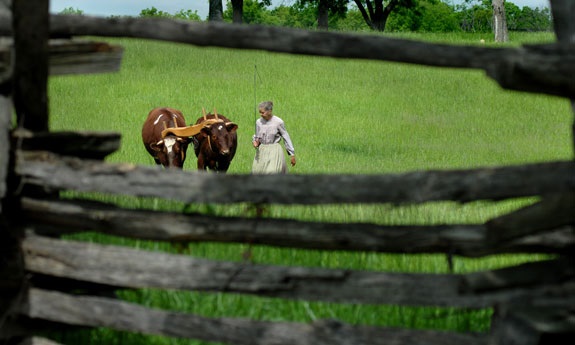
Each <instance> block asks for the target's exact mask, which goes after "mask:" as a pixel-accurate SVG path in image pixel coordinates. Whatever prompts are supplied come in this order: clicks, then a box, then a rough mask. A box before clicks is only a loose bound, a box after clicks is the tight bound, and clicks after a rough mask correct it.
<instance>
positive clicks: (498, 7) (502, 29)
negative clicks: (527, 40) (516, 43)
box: [491, 0, 509, 42]
mask: <svg viewBox="0 0 575 345" xmlns="http://www.w3.org/2000/svg"><path fill="white" fill-rule="evenodd" d="M491 5H492V6H493V32H495V42H507V41H509V34H508V33H507V19H506V18H505V0H492V2H491Z"/></svg>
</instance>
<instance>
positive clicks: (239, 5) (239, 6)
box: [232, 0, 244, 24]
mask: <svg viewBox="0 0 575 345" xmlns="http://www.w3.org/2000/svg"><path fill="white" fill-rule="evenodd" d="M232 10H233V22H234V23H235V24H241V23H243V21H244V0H232Z"/></svg>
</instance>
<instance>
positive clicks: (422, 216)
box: [49, 33, 573, 344]
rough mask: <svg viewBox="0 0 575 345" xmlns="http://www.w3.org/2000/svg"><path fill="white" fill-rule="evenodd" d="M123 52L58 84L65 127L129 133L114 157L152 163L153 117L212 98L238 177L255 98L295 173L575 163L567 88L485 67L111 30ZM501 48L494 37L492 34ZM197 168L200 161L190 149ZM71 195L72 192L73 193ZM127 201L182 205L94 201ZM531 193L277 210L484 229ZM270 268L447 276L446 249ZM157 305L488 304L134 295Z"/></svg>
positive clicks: (209, 310)
mask: <svg viewBox="0 0 575 345" xmlns="http://www.w3.org/2000/svg"><path fill="white" fill-rule="evenodd" d="M397 37H402V38H410V39H418V40H429V41H434V42H447V43H452V44H479V40H480V39H481V38H485V37H481V35H475V34H474V35H463V34H457V35H420V34H409V35H402V36H397ZM106 40H107V41H110V42H114V43H117V44H120V45H122V46H124V47H125V55H124V60H123V65H122V69H121V71H120V72H118V73H114V74H102V75H81V76H58V77H52V78H51V79H50V85H49V92H50V93H49V95H50V111H51V119H50V121H51V122H50V126H51V129H52V130H97V131H117V132H120V133H121V134H122V147H121V149H120V151H118V152H117V153H115V154H113V155H112V156H110V157H109V159H108V161H110V162H130V163H135V164H142V165H152V164H153V161H152V159H151V157H149V156H148V154H147V152H146V151H145V150H144V147H143V145H142V143H141V137H140V131H141V126H142V124H143V121H144V119H145V117H146V115H147V113H148V112H149V111H150V110H151V109H152V108H153V107H157V106H170V107H174V108H179V109H181V110H182V111H183V112H184V115H185V116H186V119H187V122H188V123H193V122H195V120H196V118H198V117H199V116H201V112H202V108H206V110H209V111H211V110H213V109H216V110H217V111H218V112H219V113H222V114H224V115H226V116H228V117H229V118H230V119H232V120H233V121H235V122H236V123H238V125H239V129H238V136H239V147H238V151H237V154H236V157H235V159H234V161H233V162H232V166H231V168H230V170H229V173H230V174H248V173H249V172H250V168H251V163H252V159H253V155H254V151H253V148H252V147H251V143H250V140H251V135H252V134H253V128H254V121H255V119H256V115H255V107H256V104H257V103H258V102H260V101H263V100H273V101H274V103H275V109H274V113H275V114H276V115H278V116H280V117H282V118H283V119H284V120H285V122H286V125H287V129H288V131H289V132H290V135H291V136H292V139H293V141H294V144H295V148H296V155H297V158H298V164H297V166H296V167H295V168H290V173H292V174H338V173H356V174H380V173H398V172H407V171H413V170H426V169H456V168H475V167H482V166H496V165H508V164H509V165H511V164H521V163H528V162H544V161H552V160H559V159H572V158H573V147H572V138H571V134H570V129H571V124H572V122H573V114H572V112H571V109H570V106H569V103H568V101H566V100H564V99H560V98H555V97H549V96H543V95H534V94H527V93H519V92H513V91H505V90H503V89H501V88H500V87H499V86H498V85H497V84H496V83H495V82H494V81H492V80H490V79H488V78H487V77H486V76H485V74H484V73H483V72H482V71H472V70H456V69H438V68H428V67H419V66H415V65H408V64H399V63H387V62H377V61H354V60H345V59H332V58H318V57H306V56H291V55H282V54H275V53H267V52H259V51H235V50H228V49H220V48H198V47H194V46H186V45H181V44H171V43H164V42H155V41H145V40H129V39H106ZM511 40H512V42H511V43H509V45H511V46H512V45H518V44H521V43H536V42H549V41H551V40H553V36H552V35H551V34H550V33H546V34H520V35H519V34H514V33H512V35H511ZM488 44H489V43H488ZM188 157H189V158H188V160H187V161H186V164H185V169H186V170H194V169H195V156H194V155H193V153H192V152H191V150H190V152H189V155H188ZM70 194H71V193H67V194H66V195H70ZM91 197H95V198H97V199H98V200H102V201H107V202H115V203H118V204H121V205H124V206H128V207H144V208H150V209H158V210H160V209H169V210H177V211H180V210H182V208H183V205H181V204H179V203H176V202H168V201H162V200H149V199H146V200H138V199H133V198H128V197H125V198H124V197H115V196H106V195H97V196H91ZM529 202H531V200H511V201H506V202H499V203H491V202H474V203H470V204H466V205H459V204H455V203H449V202H442V203H432V204H426V205H421V206H404V207H392V206H389V205H375V206H374V205H356V206H345V205H343V206H338V207H333V206H315V207H309V206H306V207H301V206H290V207H284V206H273V207H271V208H270V209H271V213H270V214H271V216H273V217H285V218H295V219H304V220H316V221H338V222H373V223H380V224H442V223H456V222H457V223H477V222H484V221H486V220H487V219H489V218H491V217H493V216H496V215H498V214H502V213H504V212H508V211H511V210H513V209H516V208H518V207H520V206H522V205H525V204H526V203H529ZM192 208H193V210H194V211H199V212H209V213H215V214H219V215H245V214H246V207H245V205H234V206H231V207H230V206H228V207H225V208H224V207H218V206H213V205H193V206H192ZM75 237H76V238H81V239H86V240H93V241H102V242H107V243H108V242H111V243H115V244H125V245H137V246H138V247H142V248H146V249H148V250H162V251H174V249H173V248H172V247H171V246H169V245H167V244H161V243H148V242H144V241H142V242H138V243H135V242H134V241H129V240H124V239H117V238H109V237H106V236H103V235H96V234H87V235H86V234H85V235H80V236H75ZM245 248H246V246H245V245H234V244H213V243H198V244H191V245H190V246H189V247H188V248H187V253H189V254H190V255H193V256H199V257H207V258H213V259H222V260H234V261H239V260H241V254H242V252H243V251H244V250H245ZM253 255H254V256H253V258H254V261H255V262H257V263H269V264H280V265H304V266H317V267H326V268H327V267H338V268H353V269H366V270H382V271H389V272H437V273H439V272H442V273H443V272H447V271H448V268H447V264H446V260H445V257H444V256H442V255H391V254H379V253H342V252H336V253H334V252H316V251H306V250H296V249H278V248H267V247H256V248H254V249H253ZM539 258H540V257H539V256H537V255H513V256H496V257H488V258H482V259H474V260H471V259H464V258H455V260H454V264H455V266H454V268H455V272H456V273H462V272H472V271H477V270H484V269H489V268H496V267H502V266H506V265H510V264H514V263H519V262H525V261H529V260H537V259H539ZM121 296H122V297H123V298H126V299H128V300H130V301H134V302H137V303H141V304H143V305H147V306H151V307H156V308H163V309H171V310H178V311H185V312H190V313H196V314H200V315H206V316H213V317H219V316H238V317H251V318H255V319H260V320H293V321H301V322H309V321H312V320H315V319H322V318H337V319H340V320H342V321H345V322H349V323H352V324H370V325H380V326H398V327H413V328H434V329H444V330H454V331H487V330H488V329H489V317H490V311H489V310H481V311H468V310H456V309H439V308H406V307H398V306H357V305H337V304H327V303H311V302H294V301H279V300H274V299H262V298H256V297H246V296H237V295H223V294H206V293H188V292H161V291H151V290H142V291H125V292H122V293H121ZM88 337H89V338H90V339H91V341H90V343H91V344H139V343H142V342H143V341H144V339H145V340H146V341H148V342H149V341H152V340H153V343H154V344H200V342H195V341H184V340H176V339H163V338H158V337H146V338H144V337H143V336H141V335H136V334H127V333H122V332H113V331H109V330H95V331H92V332H89V333H87V332H80V333H77V334H71V335H67V336H66V337H65V338H66V339H68V341H69V342H74V343H85V341H83V340H85V339H87V338H88Z"/></svg>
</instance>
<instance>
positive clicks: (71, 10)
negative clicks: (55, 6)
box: [59, 7, 84, 16]
mask: <svg viewBox="0 0 575 345" xmlns="http://www.w3.org/2000/svg"><path fill="white" fill-rule="evenodd" d="M59 14H73V15H78V16H81V15H84V11H82V10H80V9H77V8H73V7H66V8H65V9H63V10H62V11H60V13H59Z"/></svg>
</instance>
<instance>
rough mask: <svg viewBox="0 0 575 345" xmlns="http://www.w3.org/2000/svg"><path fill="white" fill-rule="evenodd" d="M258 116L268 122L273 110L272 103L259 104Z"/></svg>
mask: <svg viewBox="0 0 575 345" xmlns="http://www.w3.org/2000/svg"><path fill="white" fill-rule="evenodd" d="M258 109H259V112H260V116H261V117H263V118H264V119H265V120H269V119H271V117H272V111H273V109H274V103H273V102H272V101H265V102H261V103H260V104H259V106H258Z"/></svg>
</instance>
